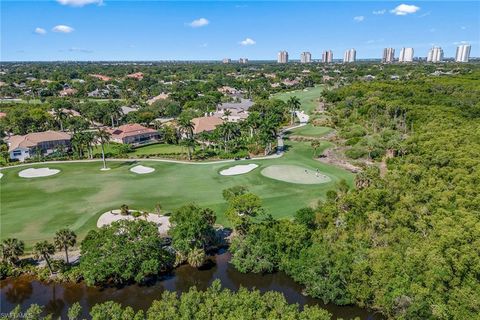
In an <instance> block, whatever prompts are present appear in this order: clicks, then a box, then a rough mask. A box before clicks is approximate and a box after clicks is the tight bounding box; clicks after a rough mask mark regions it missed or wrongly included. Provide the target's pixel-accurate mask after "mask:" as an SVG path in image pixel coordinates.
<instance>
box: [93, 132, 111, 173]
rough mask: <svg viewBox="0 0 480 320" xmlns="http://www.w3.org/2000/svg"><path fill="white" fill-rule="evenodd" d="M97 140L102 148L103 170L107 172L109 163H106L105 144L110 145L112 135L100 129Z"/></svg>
mask: <svg viewBox="0 0 480 320" xmlns="http://www.w3.org/2000/svg"><path fill="white" fill-rule="evenodd" d="M96 138H97V141H98V142H99V143H100V145H101V147H102V161H103V170H106V169H107V162H106V161H105V143H108V142H109V141H110V133H109V132H108V131H106V130H104V129H98V132H97V134H96Z"/></svg>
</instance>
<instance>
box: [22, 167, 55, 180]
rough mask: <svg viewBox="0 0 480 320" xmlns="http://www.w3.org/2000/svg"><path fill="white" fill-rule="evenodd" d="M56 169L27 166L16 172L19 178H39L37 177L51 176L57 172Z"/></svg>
mask: <svg viewBox="0 0 480 320" xmlns="http://www.w3.org/2000/svg"><path fill="white" fill-rule="evenodd" d="M59 172H60V170H58V169H50V168H29V169H25V170H22V171H20V172H19V173H18V176H19V177H21V178H39V177H48V176H53V175H54V174H57V173H59Z"/></svg>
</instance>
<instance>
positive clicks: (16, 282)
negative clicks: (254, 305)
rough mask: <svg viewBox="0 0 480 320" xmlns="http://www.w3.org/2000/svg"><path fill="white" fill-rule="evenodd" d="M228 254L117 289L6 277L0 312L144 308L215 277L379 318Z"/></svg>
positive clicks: (343, 313)
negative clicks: (244, 269) (245, 267)
mask: <svg viewBox="0 0 480 320" xmlns="http://www.w3.org/2000/svg"><path fill="white" fill-rule="evenodd" d="M230 258H231V255H230V253H228V252H223V253H219V254H217V255H215V256H212V257H210V258H209V261H208V262H209V263H208V264H207V267H205V268H203V269H201V270H199V269H196V268H192V267H190V266H188V265H184V266H181V267H179V268H177V269H175V270H174V271H173V272H172V273H171V274H169V275H167V276H165V277H163V278H162V279H161V280H159V281H156V282H155V283H153V284H150V285H129V286H125V287H122V288H110V287H109V288H101V287H89V286H86V285H85V284H84V283H76V284H71V283H67V284H65V283H60V284H59V283H57V284H55V283H44V282H41V281H38V280H35V279H33V278H31V277H30V276H22V277H19V278H15V279H6V280H3V281H1V282H0V289H1V297H0V298H1V301H0V302H1V304H0V308H1V313H2V314H5V313H8V312H10V311H11V310H12V309H13V308H14V307H15V306H16V305H18V304H20V305H21V307H22V310H25V309H26V308H28V306H29V305H30V304H33V303H36V304H39V305H41V306H44V307H45V310H46V312H48V313H51V314H53V315H54V317H56V318H58V317H61V319H66V318H67V317H66V315H67V310H68V308H69V307H70V306H71V305H72V304H73V303H75V302H79V303H80V304H81V305H82V307H83V310H84V312H85V313H84V314H83V316H84V317H87V318H88V312H87V310H88V309H90V308H91V307H92V306H93V305H95V304H97V303H102V302H105V301H108V300H113V301H116V302H119V303H121V304H122V305H124V306H131V307H132V308H134V309H135V310H139V309H143V310H147V309H148V307H149V306H150V304H151V303H152V302H153V301H154V300H158V299H160V297H161V294H162V292H164V291H165V290H169V291H177V292H184V291H188V289H189V288H190V287H192V286H196V287H197V288H198V289H201V290H203V289H206V288H207V287H209V286H210V284H211V283H212V282H213V281H214V280H215V279H220V281H221V282H222V286H223V287H226V288H229V289H232V290H237V289H238V288H239V287H240V286H242V287H246V288H249V289H252V288H256V289H258V290H260V291H262V292H265V291H269V290H274V291H279V292H281V293H283V295H284V296H285V298H286V299H287V301H288V302H289V303H298V304H299V305H300V306H303V305H318V306H320V307H322V308H324V309H327V310H328V311H329V312H330V313H332V314H333V316H334V318H344V319H351V318H355V317H358V318H360V319H369V320H370V319H372V320H373V319H375V320H376V319H382V317H381V316H380V315H379V314H376V313H373V312H371V311H368V310H365V309H361V308H358V307H355V306H336V305H333V304H327V305H325V304H323V303H322V302H321V301H320V300H318V299H314V298H311V297H306V296H304V295H303V294H302V287H301V286H300V285H298V284H297V283H295V282H294V281H293V280H292V279H291V278H290V277H288V276H287V275H286V274H285V273H282V272H277V273H273V274H265V275H260V274H252V273H248V274H244V273H240V272H238V271H237V270H236V269H235V268H234V267H233V266H232V265H231V264H230V263H229V261H230Z"/></svg>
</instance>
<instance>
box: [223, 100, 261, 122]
mask: <svg viewBox="0 0 480 320" xmlns="http://www.w3.org/2000/svg"><path fill="white" fill-rule="evenodd" d="M251 106H253V101H252V100H250V99H240V101H239V102H227V103H222V104H221V105H219V106H218V107H217V111H216V112H215V113H214V116H216V117H219V118H222V119H225V120H227V121H228V122H239V121H242V120H245V119H247V118H248V109H250V107H251Z"/></svg>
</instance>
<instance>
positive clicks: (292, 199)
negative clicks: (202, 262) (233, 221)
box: [0, 140, 353, 247]
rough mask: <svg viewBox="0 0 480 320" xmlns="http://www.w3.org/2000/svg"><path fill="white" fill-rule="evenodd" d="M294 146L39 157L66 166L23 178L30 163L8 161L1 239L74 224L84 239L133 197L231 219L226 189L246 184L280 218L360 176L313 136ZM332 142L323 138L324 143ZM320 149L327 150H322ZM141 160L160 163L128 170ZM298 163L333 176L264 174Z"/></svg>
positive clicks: (2, 183) (144, 203)
mask: <svg viewBox="0 0 480 320" xmlns="http://www.w3.org/2000/svg"><path fill="white" fill-rule="evenodd" d="M286 146H287V149H288V151H287V152H286V153H285V155H284V156H283V157H281V158H277V159H268V160H248V161H246V160H242V161H236V162H232V163H216V164H176V163H164V162H155V161H152V160H145V161H138V162H135V161H129V162H123V161H118V162H113V161H109V162H108V166H109V167H110V168H111V170H109V171H100V170H99V169H100V167H101V162H90V163H61V164H57V163H55V164H36V165H32V166H30V167H37V168H38V167H47V166H48V167H49V168H52V169H60V170H61V172H60V173H59V174H57V175H54V176H50V177H43V178H35V179H24V178H20V177H19V176H18V173H19V172H20V171H21V170H23V169H26V168H28V167H18V168H7V169H4V170H2V171H1V172H2V173H3V174H4V176H3V178H2V179H1V180H0V187H1V212H0V220H1V227H0V228H1V232H0V236H1V239H5V238H7V237H16V238H19V239H21V240H24V241H25V242H26V244H27V247H31V246H32V245H33V243H34V242H36V241H39V240H45V239H46V240H52V237H53V235H54V233H55V231H57V230H58V229H60V228H63V227H66V226H68V227H70V228H72V229H73V230H75V231H76V232H77V233H78V234H79V237H80V238H83V237H84V236H85V235H86V233H87V231H88V230H90V229H92V228H95V226H96V222H97V219H98V217H99V216H100V215H101V214H102V213H104V212H106V211H108V210H111V209H116V208H119V207H120V206H121V205H122V204H127V205H128V206H129V207H130V208H134V209H139V210H147V211H151V210H153V208H154V207H155V204H157V203H160V204H161V205H162V207H163V208H164V209H165V210H168V211H170V210H174V209H175V208H178V207H179V206H181V205H184V204H187V203H191V202H194V203H197V204H199V205H201V206H205V207H210V208H212V209H213V210H214V211H215V212H216V214H217V217H218V219H217V222H218V223H220V224H223V225H228V222H227V219H226V217H225V215H224V210H225V208H226V204H225V201H224V200H223V198H222V190H223V189H225V188H228V187H232V186H235V185H245V186H248V187H249V188H250V190H251V191H252V192H254V193H256V194H258V195H259V196H260V197H261V198H262V199H263V204H264V207H265V208H266V211H267V212H268V213H270V214H272V215H273V216H274V217H276V218H291V217H292V216H293V214H294V213H295V211H296V210H298V209H300V208H302V207H304V206H307V205H312V204H315V203H316V202H317V201H318V200H320V199H323V198H324V197H325V195H326V192H327V191H328V190H331V189H333V188H334V187H335V184H336V183H337V182H338V181H339V180H340V179H346V180H347V181H348V182H349V183H350V184H351V183H352V181H353V175H352V174H351V173H349V172H347V171H345V170H343V169H340V168H337V167H334V166H330V165H327V164H323V163H321V162H318V161H316V160H314V159H312V149H311V147H310V144H309V143H304V142H293V141H288V140H286ZM327 147H328V142H322V147H321V149H322V150H323V149H325V148H327ZM320 152H321V151H320ZM240 163H241V164H248V163H255V164H258V165H259V167H258V168H257V169H255V170H253V171H251V172H250V173H247V174H243V175H237V176H221V175H220V174H218V172H219V171H220V170H222V169H226V168H229V167H231V166H234V165H236V164H240ZM137 164H142V165H144V166H149V167H153V168H155V172H153V173H150V174H144V175H137V174H134V173H132V172H130V171H129V169H130V168H131V167H132V166H134V165H137ZM272 164H275V165H283V164H285V165H298V166H303V167H305V168H308V169H311V170H316V169H317V168H318V169H319V170H320V171H321V172H322V173H323V174H326V175H327V176H329V177H330V178H331V180H332V181H330V182H328V183H325V184H316V185H303V184H292V183H287V182H282V181H279V180H274V179H270V178H267V177H264V176H262V175H261V174H260V172H261V170H262V169H263V168H265V167H267V166H269V165H272Z"/></svg>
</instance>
